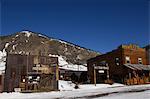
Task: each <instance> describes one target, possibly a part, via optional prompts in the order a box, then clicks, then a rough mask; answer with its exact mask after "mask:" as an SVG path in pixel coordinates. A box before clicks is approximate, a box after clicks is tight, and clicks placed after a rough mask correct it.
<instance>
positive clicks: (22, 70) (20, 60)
mask: <svg viewBox="0 0 150 99" xmlns="http://www.w3.org/2000/svg"><path fill="white" fill-rule="evenodd" d="M57 75H58V58H57V57H50V56H37V55H30V54H27V55H20V54H8V55H7V61H6V72H5V79H4V82H5V83H4V91H6V92H12V91H15V89H18V88H20V89H21V90H22V91H27V90H31V91H50V90H58V79H57V78H58V77H57Z"/></svg>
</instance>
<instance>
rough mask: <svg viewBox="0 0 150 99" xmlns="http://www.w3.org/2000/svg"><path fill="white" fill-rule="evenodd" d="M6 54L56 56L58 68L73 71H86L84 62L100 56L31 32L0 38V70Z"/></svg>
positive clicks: (97, 53)
mask: <svg viewBox="0 0 150 99" xmlns="http://www.w3.org/2000/svg"><path fill="white" fill-rule="evenodd" d="M6 53H15V54H26V53H30V54H31V55H39V54H42V55H49V56H56V57H58V58H59V65H60V68H64V69H66V68H70V69H73V70H77V69H78V70H82V69H83V70H86V68H85V65H86V60H87V59H89V58H91V57H95V56H97V55H100V53H99V52H95V51H92V50H90V49H86V48H83V47H80V46H77V45H75V44H72V43H69V42H66V41H63V40H59V39H54V38H52V37H48V36H45V35H43V34H40V33H35V32H31V31H21V32H17V33H15V34H12V35H8V36H0V66H1V68H2V67H3V66H4V64H5V58H6ZM3 68H4V67H3Z"/></svg>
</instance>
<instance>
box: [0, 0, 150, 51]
mask: <svg viewBox="0 0 150 99" xmlns="http://www.w3.org/2000/svg"><path fill="white" fill-rule="evenodd" d="M149 5H150V3H149V2H148V0H0V23H1V24H0V35H8V34H12V33H16V32H19V31H22V30H30V31H33V32H38V33H42V34H45V35H47V36H49V37H54V38H57V39H62V40H65V41H68V42H71V43H74V44H76V45H79V46H82V47H85V48H88V49H92V50H95V51H98V52H101V53H105V52H109V51H111V50H113V49H115V48H117V47H118V46H119V45H121V44H129V43H133V44H138V45H139V46H141V47H143V46H145V45H147V44H148V43H149V41H150V40H149V38H150V35H149V33H150V32H149V25H148V24H149V15H150V14H149V10H150V8H149Z"/></svg>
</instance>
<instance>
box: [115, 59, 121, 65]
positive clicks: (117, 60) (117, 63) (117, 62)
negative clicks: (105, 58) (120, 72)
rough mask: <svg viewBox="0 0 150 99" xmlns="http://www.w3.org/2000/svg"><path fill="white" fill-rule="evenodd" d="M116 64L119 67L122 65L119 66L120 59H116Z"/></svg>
mask: <svg viewBox="0 0 150 99" xmlns="http://www.w3.org/2000/svg"><path fill="white" fill-rule="evenodd" d="M115 63H116V65H117V66H119V65H120V64H119V58H118V57H116V58H115Z"/></svg>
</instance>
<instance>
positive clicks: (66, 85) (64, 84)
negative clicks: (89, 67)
mask: <svg viewBox="0 0 150 99" xmlns="http://www.w3.org/2000/svg"><path fill="white" fill-rule="evenodd" d="M74 87H75V84H74V83H72V82H71V81H63V80H59V87H58V88H59V90H60V91H69V90H70V91H72V90H75V89H74Z"/></svg>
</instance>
